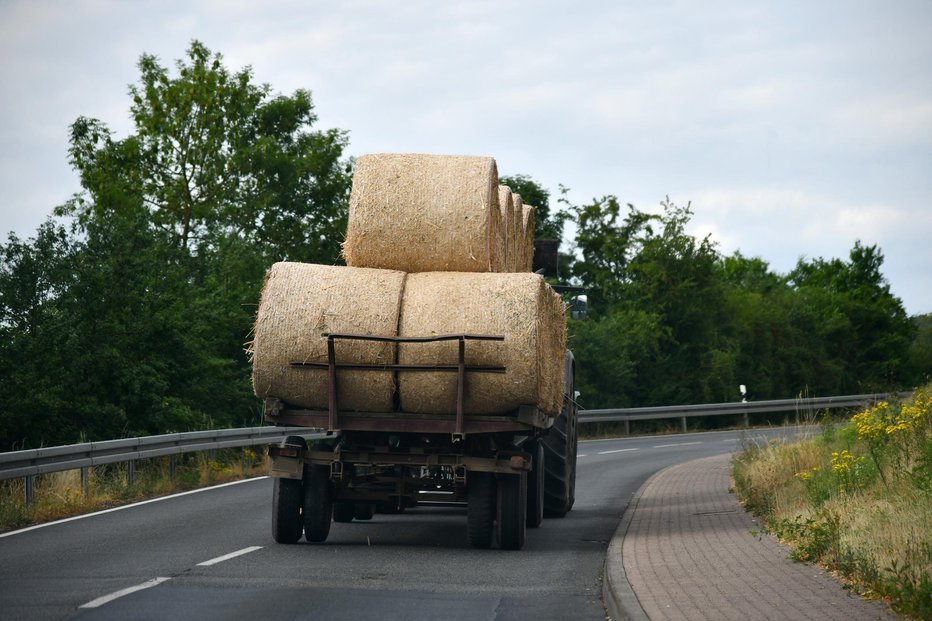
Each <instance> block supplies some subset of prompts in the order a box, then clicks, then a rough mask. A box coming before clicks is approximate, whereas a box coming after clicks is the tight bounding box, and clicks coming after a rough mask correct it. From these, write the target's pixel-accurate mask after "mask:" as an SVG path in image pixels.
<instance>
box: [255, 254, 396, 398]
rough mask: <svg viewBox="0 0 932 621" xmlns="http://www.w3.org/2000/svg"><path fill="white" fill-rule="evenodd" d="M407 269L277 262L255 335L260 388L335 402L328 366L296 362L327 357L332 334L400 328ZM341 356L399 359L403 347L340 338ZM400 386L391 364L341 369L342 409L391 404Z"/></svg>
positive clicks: (346, 358) (374, 360)
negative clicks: (381, 367) (300, 365)
mask: <svg viewBox="0 0 932 621" xmlns="http://www.w3.org/2000/svg"><path fill="white" fill-rule="evenodd" d="M404 280H405V274H404V272H398V271H392V270H376V269H367V268H349V267H340V266H333V265H312V264H303V263H276V264H275V265H273V266H272V269H271V270H269V273H268V274H267V276H266V279H265V286H264V287H263V290H262V298H261V299H260V301H259V310H258V313H257V315H256V326H255V338H254V340H253V342H252V359H253V370H252V378H253V389H254V391H255V393H256V395H257V396H260V397H268V396H272V397H279V398H280V399H284V400H285V401H287V402H288V403H291V404H293V405H297V406H301V407H306V408H310V409H323V410H325V409H327V400H328V384H327V370H326V369H308V368H295V367H292V366H291V363H292V362H327V338H326V337H325V336H323V335H324V334H328V333H344V334H367V335H394V334H395V333H396V332H397V330H398V318H399V314H400V312H401V300H402V292H403V291H404ZM335 348H336V349H335V351H336V355H337V357H338V358H337V359H338V360H339V361H340V362H357V363H369V364H392V363H394V362H395V360H396V359H397V353H396V346H395V345H394V344H391V343H376V342H372V341H342V340H341V341H339V342H338V343H336V345H335ZM394 392H395V378H394V374H393V373H391V372H389V371H341V372H340V381H339V382H338V390H337V403H338V404H339V405H340V408H341V409H346V410H359V411H368V412H388V411H391V409H392V405H393V398H394Z"/></svg>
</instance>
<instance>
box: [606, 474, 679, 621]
mask: <svg viewBox="0 0 932 621" xmlns="http://www.w3.org/2000/svg"><path fill="white" fill-rule="evenodd" d="M664 470H666V468H664V469H663V470H660V471H658V472H655V473H654V474H652V475H651V476H650V477H649V478H648V479H647V480H646V481H644V484H643V485H641V487H640V488H638V491H636V492H634V494H633V495H632V496H631V500H630V501H629V502H628V506H627V508H626V509H625V512H624V513H623V514H622V516H621V522H620V523H619V524H618V528H617V529H616V530H615V534H614V535H612V542H611V543H610V544H609V546H608V551H607V552H606V553H605V565H604V567H603V569H602V603H603V604H604V606H605V611H606V612H607V613H608V618H609V620H610V621H650V620H649V618H648V616H647V613H645V612H644V609H643V608H641V603H640V602H639V601H638V598H637V595H635V593H634V589H632V588H631V584H630V583H629V582H628V577H627V574H625V564H624V559H623V557H622V550H621V548H622V544H623V543H624V540H625V535H626V534H627V533H628V527H629V526H630V525H631V519H632V518H633V517H634V510H635V509H637V506H638V502H639V501H640V500H641V494H643V493H644V490H645V489H647V486H648V485H650V484H651V482H652V481H653V480H654V478H655V477H657V476H658V475H660V473H662V472H663V471H664Z"/></svg>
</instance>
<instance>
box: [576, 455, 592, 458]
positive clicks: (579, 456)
mask: <svg viewBox="0 0 932 621" xmlns="http://www.w3.org/2000/svg"><path fill="white" fill-rule="evenodd" d="M576 457H577V458H579V457H589V456H588V455H577V456H576Z"/></svg>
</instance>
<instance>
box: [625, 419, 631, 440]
mask: <svg viewBox="0 0 932 621" xmlns="http://www.w3.org/2000/svg"><path fill="white" fill-rule="evenodd" d="M625 435H626V436H630V435H631V421H630V420H628V419H627V418H626V419H625Z"/></svg>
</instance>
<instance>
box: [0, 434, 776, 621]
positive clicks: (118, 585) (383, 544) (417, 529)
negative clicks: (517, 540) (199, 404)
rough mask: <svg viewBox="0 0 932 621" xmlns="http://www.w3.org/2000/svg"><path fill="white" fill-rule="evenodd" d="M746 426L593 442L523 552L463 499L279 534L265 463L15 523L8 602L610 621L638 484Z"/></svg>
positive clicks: (62, 608) (56, 613)
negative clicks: (306, 534) (615, 572)
mask: <svg viewBox="0 0 932 621" xmlns="http://www.w3.org/2000/svg"><path fill="white" fill-rule="evenodd" d="M771 433H780V431H779V430H778V431H776V432H771ZM755 435H760V434H757V433H755ZM740 438H741V433H739V432H717V433H704V434H685V435H674V436H652V437H640V438H630V439H616V440H600V441H588V442H582V443H580V447H579V460H578V475H577V493H576V505H575V507H574V508H573V510H572V511H571V512H570V513H569V514H568V515H567V516H566V517H565V518H562V519H548V520H545V521H544V523H543V525H542V526H541V528H539V529H535V530H528V537H527V544H526V545H525V547H524V549H523V550H520V551H502V550H497V549H492V550H475V549H473V548H471V547H469V545H468V544H467V542H466V519H465V510H463V509H460V508H450V507H430V508H421V507H418V508H416V509H414V510H409V511H408V512H406V513H404V514H402V515H381V514H377V515H376V516H375V517H374V519H373V520H372V521H370V522H353V523H350V524H334V525H333V528H332V530H331V532H330V537H329V539H328V540H327V542H326V543H325V544H317V545H311V544H307V543H304V542H302V543H300V544H298V545H293V546H285V545H278V544H275V543H274V542H273V540H272V536H271V526H270V522H271V517H270V513H271V497H272V482H271V480H270V479H267V478H262V479H254V480H250V481H246V482H241V483H238V484H233V485H227V486H221V487H215V488H210V489H208V490H202V491H199V492H197V493H187V494H184V495H179V496H173V497H169V498H165V499H161V500H159V501H156V502H151V501H150V502H148V503H144V504H140V505H134V506H131V507H128V508H124V509H122V510H117V511H110V512H105V513H102V514H95V515H91V516H88V517H84V518H81V519H73V520H70V521H64V522H59V523H54V524H51V525H47V526H44V527H40V528H35V529H32V530H24V531H18V532H13V533H7V534H5V535H0V617H2V618H3V619H5V620H13V619H72V618H77V619H120V620H124V619H140V620H143V619H166V618H171V619H197V620H199V621H206V620H210V619H248V620H249V621H254V620H255V619H257V618H260V619H261V618H270V617H273V616H274V617H275V618H276V619H280V620H287V619H310V618H313V619H341V620H343V619H353V620H366V619H373V620H374V619H379V620H381V621H386V620H391V619H405V620H408V619H437V618H444V619H448V620H458V619H470V620H472V619H496V620H507V619H529V618H533V619H568V618H572V619H574V620H578V621H582V620H585V619H600V620H602V619H604V618H605V613H604V610H603V608H602V604H601V602H600V593H601V574H602V566H603V563H604V560H605V551H606V548H607V546H608V542H609V540H610V539H611V537H612V535H613V534H614V531H615V529H616V527H617V526H618V522H619V519H620V517H621V515H622V513H623V512H624V510H625V507H626V506H627V503H628V500H629V499H630V497H631V495H632V494H633V493H634V492H635V491H636V490H637V489H638V488H639V487H640V486H641V484H642V483H643V482H644V481H645V480H646V479H647V477H649V476H650V475H651V474H653V473H654V472H656V471H658V470H660V469H662V468H664V467H666V466H668V465H672V464H676V463H681V462H684V461H689V460H692V459H696V458H698V457H704V456H708V455H715V454H719V453H724V452H730V451H733V450H735V448H736V446H738V445H739V443H740V442H741V441H742V440H741V439H740Z"/></svg>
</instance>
